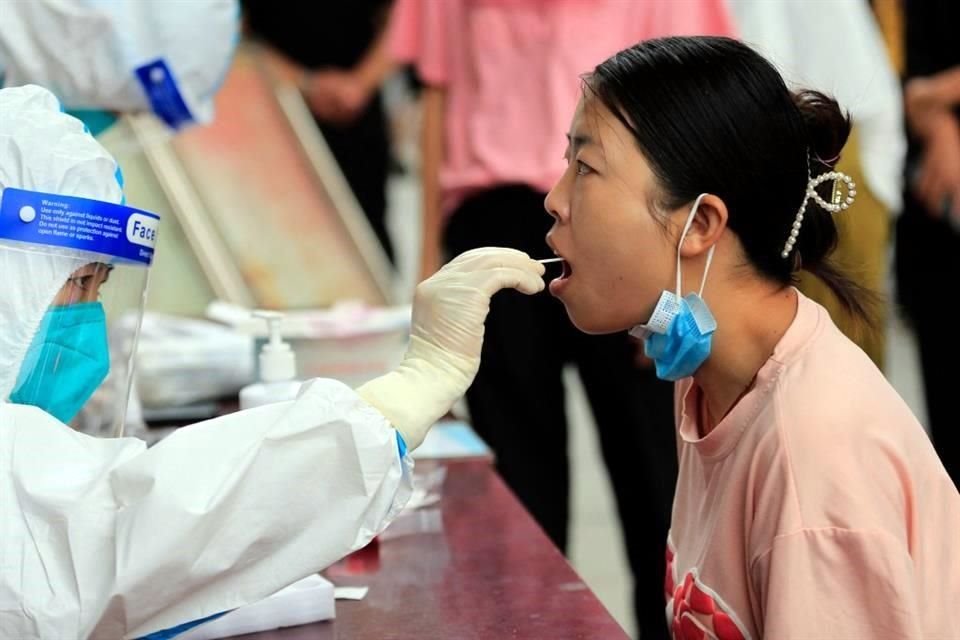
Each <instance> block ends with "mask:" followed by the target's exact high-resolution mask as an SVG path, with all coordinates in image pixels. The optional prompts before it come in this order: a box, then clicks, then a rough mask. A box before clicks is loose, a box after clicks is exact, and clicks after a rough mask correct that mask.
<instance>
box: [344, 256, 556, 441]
mask: <svg viewBox="0 0 960 640" xmlns="http://www.w3.org/2000/svg"><path fill="white" fill-rule="evenodd" d="M543 273H544V267H543V265H542V264H540V263H538V262H535V261H534V260H532V259H531V258H530V257H529V256H527V255H526V254H525V253H522V252H520V251H515V250H513V249H496V248H485V249H475V250H473V251H468V252H467V253H464V254H463V255H461V256H459V257H458V258H456V259H455V260H453V261H452V262H450V263H449V264H448V265H446V266H445V267H443V268H442V269H441V270H440V271H438V272H437V273H436V274H434V275H433V276H432V277H430V278H429V279H427V280H425V281H424V282H422V283H421V284H420V285H419V286H418V287H417V291H416V294H415V295H414V299H413V325H412V327H411V335H410V346H409V347H408V348H407V353H406V355H405V356H404V358H403V361H402V362H401V363H400V365H399V366H398V367H397V368H396V369H395V370H394V371H391V372H390V373H388V374H386V375H384V376H381V377H379V378H376V379H375V380H371V381H370V382H368V383H367V384H365V385H363V386H362V387H360V388H359V389H357V393H358V394H359V395H360V397H361V398H363V399H364V400H365V401H366V402H367V403H369V404H370V405H372V406H373V407H374V408H376V409H377V410H379V411H380V413H382V414H383V415H384V416H386V418H387V420H389V421H390V423H391V424H392V425H393V426H394V428H395V429H397V431H399V432H400V435H401V436H403V439H404V442H406V444H407V447H408V449H409V450H411V451H412V450H413V449H416V448H417V447H418V446H419V445H420V443H421V442H423V439H424V437H425V436H426V434H427V431H428V430H429V429H430V427H431V426H433V424H434V423H435V422H436V421H437V420H439V419H440V418H442V417H443V416H444V415H445V414H446V413H447V412H448V411H449V410H450V408H451V407H453V404H454V403H455V402H456V401H457V400H458V399H459V398H460V397H461V396H462V395H463V394H464V393H465V392H466V391H467V388H468V387H469V386H470V384H471V383H472V382H473V378H474V376H476V375H477V370H478V369H479V367H480V348H481V347H482V346H483V329H484V326H483V323H484V321H485V320H486V318H487V312H488V311H489V310H490V298H491V297H492V296H493V294H495V293H496V292H498V291H500V290H501V289H504V288H508V287H509V288H513V289H517V290H519V291H522V292H523V293H526V294H534V293H539V292H540V291H543V288H544V282H543Z"/></svg>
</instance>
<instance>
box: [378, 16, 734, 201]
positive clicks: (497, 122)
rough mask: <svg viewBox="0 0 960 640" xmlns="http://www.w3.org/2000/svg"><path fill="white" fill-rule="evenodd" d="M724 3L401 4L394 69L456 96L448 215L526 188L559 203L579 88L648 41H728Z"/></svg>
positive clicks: (446, 171)
mask: <svg viewBox="0 0 960 640" xmlns="http://www.w3.org/2000/svg"><path fill="white" fill-rule="evenodd" d="M732 32H733V27H732V21H731V17H730V14H729V12H728V10H727V7H726V4H725V0H398V1H397V3H396V5H395V6H394V9H393V14H392V16H391V20H390V27H389V38H390V50H391V53H392V55H393V57H394V58H395V59H397V60H399V61H401V62H408V63H413V64H414V65H415V66H416V68H417V72H418V73H419V74H420V77H421V78H422V79H423V81H424V82H426V83H427V84H429V85H432V86H437V87H443V88H445V89H446V94H447V103H446V104H447V111H446V119H445V123H444V144H445V148H444V156H443V164H442V166H441V168H440V176H439V178H440V187H441V190H442V192H443V193H442V205H441V206H442V207H443V211H444V213H445V214H450V213H451V212H452V211H453V209H455V208H456V206H457V205H458V204H459V203H460V202H461V201H462V200H463V198H464V197H466V196H467V195H469V194H470V193H472V192H475V191H477V190H481V189H485V188H488V187H493V186H498V185H504V184H511V183H519V184H526V185H529V186H530V187H533V188H534V189H537V190H539V191H543V192H547V191H549V190H550V189H551V188H552V187H553V185H554V183H556V181H557V180H558V179H559V178H560V175H561V174H562V173H563V169H564V167H565V166H566V164H565V162H564V160H563V150H564V148H565V147H566V145H567V142H566V140H565V138H564V134H565V133H566V132H567V129H568V128H569V126H570V120H571V118H572V117H573V112H574V109H576V106H577V100H579V98H580V82H581V80H580V77H581V76H582V75H583V74H584V73H587V72H589V71H592V70H593V68H594V67H595V66H597V65H598V64H600V63H601V62H603V61H604V60H606V59H607V58H608V57H610V56H611V55H613V54H614V53H616V52H617V51H619V50H621V49H625V48H627V47H630V46H632V45H634V44H636V43H638V42H640V41H641V40H643V39H645V38H653V37H658V36H672V35H698V34H702V35H707V34H710V35H730V34H732Z"/></svg>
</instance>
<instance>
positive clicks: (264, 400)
mask: <svg viewBox="0 0 960 640" xmlns="http://www.w3.org/2000/svg"><path fill="white" fill-rule="evenodd" d="M253 315H254V317H257V318H263V319H264V320H266V322H267V328H268V334H269V336H270V337H269V339H268V341H267V343H266V344H265V345H263V348H262V349H261V350H260V382H257V383H255V384H251V385H248V386H246V387H244V388H243V389H241V390H240V409H241V410H243V409H252V408H254V407H259V406H262V405H265V404H271V403H274V402H283V401H284V400H293V399H294V398H296V397H297V393H298V392H299V391H300V385H301V381H300V380H296V379H295V378H296V375H297V360H296V357H295V356H294V353H293V349H291V348H290V345H289V344H288V343H286V342H284V341H283V340H281V339H280V323H281V322H282V321H283V314H282V313H278V312H276V311H254V312H253Z"/></svg>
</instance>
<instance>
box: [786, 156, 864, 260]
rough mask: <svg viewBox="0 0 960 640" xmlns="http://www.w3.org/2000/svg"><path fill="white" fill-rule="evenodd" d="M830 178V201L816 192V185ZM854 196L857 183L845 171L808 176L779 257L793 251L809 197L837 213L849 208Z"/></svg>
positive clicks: (855, 195)
mask: <svg viewBox="0 0 960 640" xmlns="http://www.w3.org/2000/svg"><path fill="white" fill-rule="evenodd" d="M808 175H809V173H808ZM831 180H832V181H833V197H832V198H831V199H832V202H827V201H826V200H824V199H823V198H821V197H820V194H819V193H817V187H819V186H820V185H821V184H823V183H824V182H829V181H831ZM841 182H842V183H844V185H846V191H847V195H846V198H844V196H843V194H842V193H841V191H840V189H839V186H840V183H841ZM856 197H857V185H856V183H855V182H854V181H853V178H851V177H850V176H848V175H847V174H845V173H842V172H840V171H828V172H827V173H822V174H820V175H819V176H817V177H816V178H809V179H808V180H807V193H806V195H805V196H804V198H803V202H802V203H801V204H800V209H799V210H798V211H797V217H796V218H794V220H793V228H792V229H791V230H790V237H789V238H787V242H786V243H785V244H784V245H783V251H782V252H781V253H780V257H781V258H786V257H787V256H789V255H790V252H791V251H793V245H795V244H796V243H797V236H799V235H800V227H801V225H803V214H804V213H805V212H806V210H807V203H808V202H810V200H811V199H812V200H813V201H814V202H815V203H817V205H818V206H819V207H820V208H821V209H823V210H824V211H829V212H830V213H837V212H839V211H845V210H847V209H849V208H850V205H852V204H853V201H854V199H855V198H856Z"/></svg>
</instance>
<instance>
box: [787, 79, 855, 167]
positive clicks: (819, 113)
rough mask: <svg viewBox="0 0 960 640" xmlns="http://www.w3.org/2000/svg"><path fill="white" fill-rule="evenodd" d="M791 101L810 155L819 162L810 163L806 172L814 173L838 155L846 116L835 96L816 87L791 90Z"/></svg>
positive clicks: (847, 121)
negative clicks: (811, 164)
mask: <svg viewBox="0 0 960 640" xmlns="http://www.w3.org/2000/svg"><path fill="white" fill-rule="evenodd" d="M793 103H794V104H795V105H796V106H797V109H798V110H799V111H800V115H801V117H802V118H803V123H804V126H805V127H806V129H807V139H808V140H809V144H810V159H811V160H812V161H814V162H816V163H819V164H820V165H821V166H820V167H815V166H811V167H810V175H811V176H813V177H816V176H817V175H819V174H820V173H823V172H824V171H829V170H830V169H832V168H833V167H834V166H836V164H837V161H838V160H839V159H840V152H841V151H842V150H843V146H844V145H845V144H847V138H849V137H850V116H849V115H848V114H846V113H844V112H843V110H842V109H840V105H839V104H837V101H836V100H834V99H833V98H830V97H828V96H826V95H824V94H822V93H820V92H819V91H809V90H807V91H800V92H797V93H794V94H793Z"/></svg>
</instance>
